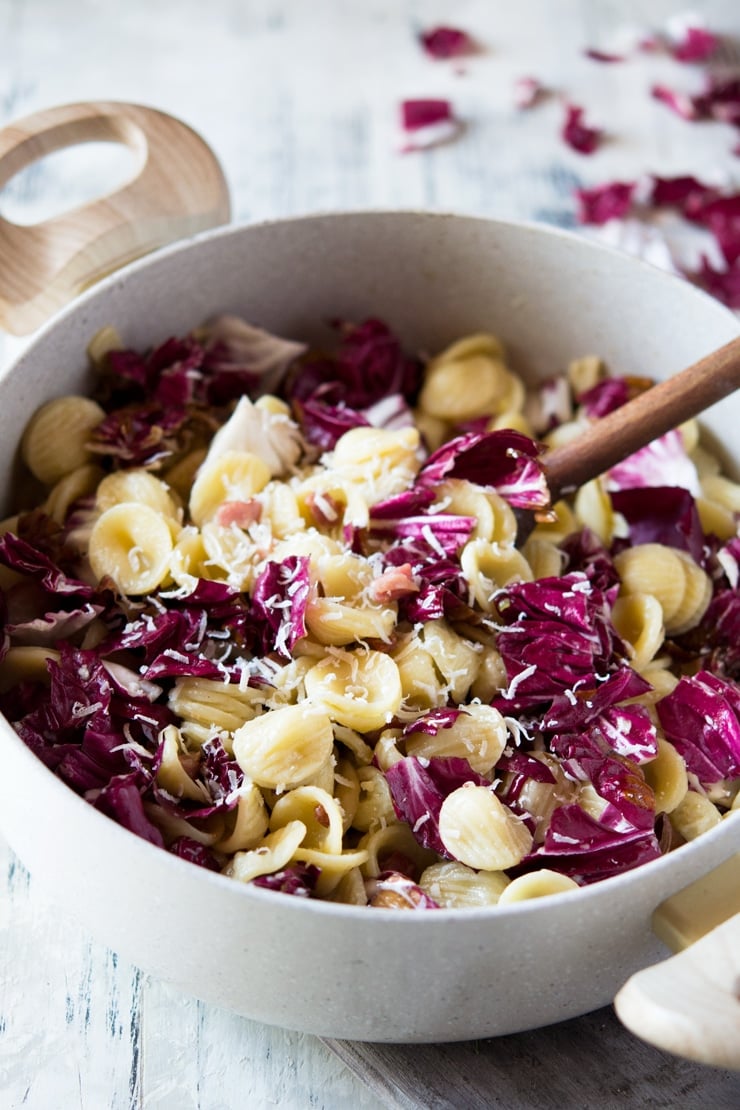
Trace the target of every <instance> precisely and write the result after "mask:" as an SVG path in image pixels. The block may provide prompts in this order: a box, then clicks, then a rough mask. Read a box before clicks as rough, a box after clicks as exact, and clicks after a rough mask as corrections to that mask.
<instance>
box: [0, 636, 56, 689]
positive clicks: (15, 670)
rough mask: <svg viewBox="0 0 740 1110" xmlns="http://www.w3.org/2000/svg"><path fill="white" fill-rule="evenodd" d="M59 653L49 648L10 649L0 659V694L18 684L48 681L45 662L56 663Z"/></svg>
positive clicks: (23, 647)
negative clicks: (51, 661)
mask: <svg viewBox="0 0 740 1110" xmlns="http://www.w3.org/2000/svg"><path fill="white" fill-rule="evenodd" d="M59 658H60V655H59V652H58V651H55V650H54V649H53V648H50V647H38V646H32V645H28V646H25V645H22V646H20V647H10V648H8V650H7V651H6V652H5V655H4V656H3V657H2V659H0V693H3V694H4V693H6V691H8V690H12V689H13V687H14V686H17V685H18V683H19V682H24V681H28V682H43V683H45V684H47V685H48V683H49V681H50V677H49V669H48V667H47V665H46V663H47V660H49V659H51V660H53V661H54V662H58V660H59Z"/></svg>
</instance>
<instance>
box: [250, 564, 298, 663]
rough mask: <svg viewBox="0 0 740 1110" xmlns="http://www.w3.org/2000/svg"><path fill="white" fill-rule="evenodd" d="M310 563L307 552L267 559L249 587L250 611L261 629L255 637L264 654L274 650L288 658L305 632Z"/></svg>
mask: <svg viewBox="0 0 740 1110" xmlns="http://www.w3.org/2000/svg"><path fill="white" fill-rule="evenodd" d="M309 565H310V559H309V557H308V556H307V555H289V556H288V557H287V559H283V561H282V562H276V561H275V560H270V561H269V562H268V563H267V564H266V566H265V568H264V570H263V571H262V572H261V573H260V574H259V575H258V576H257V579H256V581H255V583H254V587H253V589H252V614H253V617H254V621H255V625H256V626H257V627H258V628H260V629H261V633H260V634H259V636H258V638H259V640H260V641H261V642H260V645H259V647H260V649H261V651H262V653H263V654H265V653H268V652H271V651H276V652H277V653H278V654H279V655H282V656H283V657H285V658H287V659H290V658H292V650H293V648H294V646H295V644H296V643H297V641H298V640H300V639H301V638H302V637H303V636H305V635H306V606H307V604H308V599H309V595H310V592H311V578H310V575H309Z"/></svg>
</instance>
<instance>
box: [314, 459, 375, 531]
mask: <svg viewBox="0 0 740 1110" xmlns="http://www.w3.org/2000/svg"><path fill="white" fill-rule="evenodd" d="M294 489H295V496H296V504H297V506H298V511H299V513H300V514H301V517H302V519H303V520H304V522H305V524H306V525H307V526H308V527H311V526H313V525H317V524H318V525H319V526H320V527H322V528H328V529H332V530H333V532H334V533H335V534H336V535H337V536H340V535H341V532H342V528H343V527H344V525H345V524H352V525H354V526H355V527H356V528H366V527H367V524H368V521H369V519H370V509H369V503H370V501H371V500H372V501H375V500H378V498H376V497H375V496H373V491H372V490H371V489H370V488H368V487H366V486H365V485H363V484H362V482H361V481H359V480H355V481H353V480H352V478H350V477H349V476H347V475H345V474H343V473H341V472H340V471H337V470H326V471H323V472H321V473H319V474H313V475H311V476H310V477H308V478H305V479H303V480H302V481H300V482H299V483H298V484H296V486H295V487H294Z"/></svg>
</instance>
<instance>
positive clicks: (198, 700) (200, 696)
mask: <svg viewBox="0 0 740 1110" xmlns="http://www.w3.org/2000/svg"><path fill="white" fill-rule="evenodd" d="M258 699H259V693H258V691H256V690H254V689H252V688H251V687H247V688H245V689H242V688H241V687H240V686H239V684H238V683H234V682H231V683H224V682H217V681H216V680H215V679H212V678H178V679H176V680H175V683H174V685H173V687H172V690H171V691H170V695H169V700H168V705H169V707H170V709H171V710H172V712H173V713H175V714H176V715H177V716H178V717H179V718H181V721H182V724H181V726H180V727H181V730H182V733H183V735H184V736H185V737H186V739H187V740H188V741H191V742H192V743H194V744H196V745H201V744H204V743H205V742H206V740H209V739H210V738H211V737H212V736H214V735H218V736H221V738H222V740H223V739H224V736H225V737H226V746H227V747H228V749H229V750H230V749H231V743H230V739H229V737H230V736H231V733H233V732H235V731H236V729H238V728H239V727H240V726H241V725H243V724H244V723H245V721H250V720H251V719H252V718H253V717H254V716H255V715H256V714H257V712H258V709H259V702H258Z"/></svg>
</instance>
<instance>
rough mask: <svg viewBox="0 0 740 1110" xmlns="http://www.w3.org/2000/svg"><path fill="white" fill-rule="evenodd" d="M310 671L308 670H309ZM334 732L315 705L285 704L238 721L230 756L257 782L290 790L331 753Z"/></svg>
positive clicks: (318, 768)
mask: <svg viewBox="0 0 740 1110" xmlns="http://www.w3.org/2000/svg"><path fill="white" fill-rule="evenodd" d="M309 673H310V672H309ZM333 747H334V733H333V732H332V727H331V721H330V720H329V717H328V716H327V714H326V713H325V712H324V711H323V710H322V709H321V708H320V707H319V706H317V705H311V704H310V703H304V704H303V705H286V706H283V707H282V708H280V709H271V710H270V711H269V712H268V713H263V714H262V715H261V716H259V717H254V718H253V719H252V720H250V721H247V722H246V723H245V724H243V725H241V727H240V728H238V729H237V730H236V732H235V733H234V739H233V750H234V758H235V759H236V761H237V763H238V764H239V766H240V767H241V769H242V771H244V774H245V775H246V776H247V777H248V778H250V779H252V781H253V782H256V783H257V785H258V786H266V787H269V788H272V789H275V790H290V789H292V788H293V787H295V786H301V785H302V784H303V783H306V782H308V781H309V780H310V779H311V778H312V776H313V775H315V774H317V772H318V771H319V770H320V769H321V768H322V767H323V765H324V764H325V763H326V761H327V760H328V759H329V758H330V757H331V755H332V750H333Z"/></svg>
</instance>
